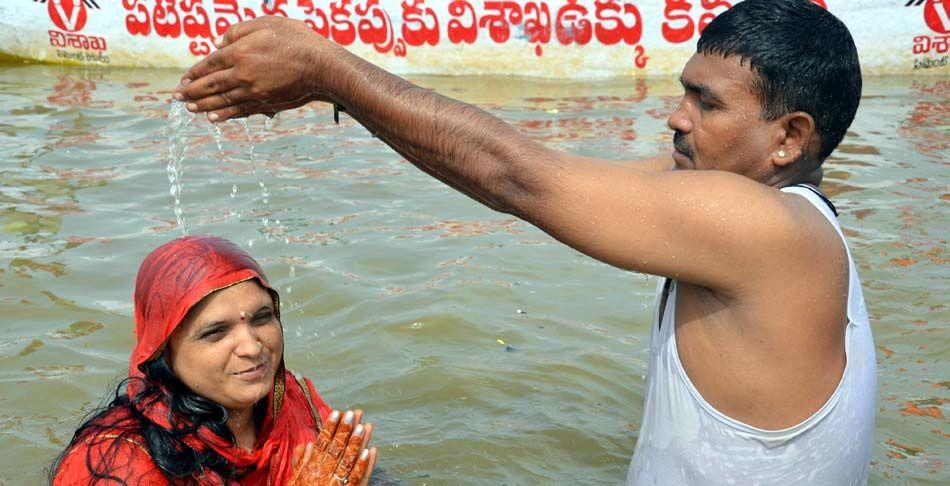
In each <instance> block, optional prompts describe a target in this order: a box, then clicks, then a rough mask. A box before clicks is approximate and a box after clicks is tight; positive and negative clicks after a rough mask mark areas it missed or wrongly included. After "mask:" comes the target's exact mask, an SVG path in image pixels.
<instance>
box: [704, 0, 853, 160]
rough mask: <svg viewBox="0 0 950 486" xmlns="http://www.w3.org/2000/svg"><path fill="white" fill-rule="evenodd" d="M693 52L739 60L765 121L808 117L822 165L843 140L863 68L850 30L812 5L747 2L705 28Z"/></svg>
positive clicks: (800, 0) (789, 0)
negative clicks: (752, 77)
mask: <svg viewBox="0 0 950 486" xmlns="http://www.w3.org/2000/svg"><path fill="white" fill-rule="evenodd" d="M696 51H697V52H699V53H702V54H706V55H711V54H718V55H721V56H723V57H730V56H739V58H740V60H741V61H742V62H743V63H746V62H748V63H749V66H750V68H751V69H752V72H753V73H754V74H756V75H757V76H755V78H756V80H755V81H754V82H753V86H752V90H753V92H754V93H756V94H757V95H758V96H759V100H760V101H761V103H762V118H764V119H766V120H774V119H776V118H778V117H780V116H782V115H785V114H787V113H791V112H794V111H803V112H805V113H808V114H809V115H811V116H812V118H813V119H814V120H815V124H816V125H817V131H818V134H819V135H820V137H821V149H820V151H819V154H818V159H819V160H824V159H825V158H826V157H828V155H830V154H831V152H832V151H833V150H834V149H835V147H837V146H838V144H839V143H841V139H842V138H844V135H845V133H846V132H847V130H848V127H849V126H850V125H851V122H852V121H853V120H854V114H855V113H856V112H857V110H858V103H859V102H860V100H861V66H860V64H859V63H858V51H857V49H856V48H855V46H854V39H852V38H851V33H850V32H848V28H847V27H845V25H844V23H842V22H841V21H840V20H838V18H836V17H835V16H834V15H832V14H831V13H830V12H828V11H826V10H825V9H823V8H821V7H819V6H817V5H815V4H814V3H812V2H811V1H809V0H745V1H744V2H741V3H739V4H737V5H736V6H735V7H733V8H731V9H729V10H727V11H726V12H724V13H723V14H722V15H720V16H719V17H717V18H716V19H715V20H713V21H712V22H710V24H709V25H707V26H706V28H705V29H704V30H703V33H702V35H700V37H699V44H698V45H697V47H696Z"/></svg>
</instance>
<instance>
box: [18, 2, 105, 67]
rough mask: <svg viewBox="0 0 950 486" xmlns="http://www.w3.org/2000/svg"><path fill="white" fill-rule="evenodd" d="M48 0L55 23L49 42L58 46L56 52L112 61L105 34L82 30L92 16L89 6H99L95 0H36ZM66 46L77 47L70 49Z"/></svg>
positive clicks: (74, 57)
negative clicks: (106, 52)
mask: <svg viewBox="0 0 950 486" xmlns="http://www.w3.org/2000/svg"><path fill="white" fill-rule="evenodd" d="M33 1H34V2H36V3H45V4H46V11H47V13H49V19H50V20H51V21H52V22H53V25H55V26H56V28H55V29H50V30H49V45H50V47H54V48H56V56H57V57H59V58H61V59H64V60H72V61H79V62H97V63H102V64H108V63H109V56H106V55H103V52H105V50H106V39H105V37H101V36H97V35H94V34H80V33H79V31H80V30H82V28H83V27H85V26H86V20H88V19H89V9H93V8H94V9H98V8H99V4H97V3H96V0H33ZM67 49H75V50H74V51H70V50H67Z"/></svg>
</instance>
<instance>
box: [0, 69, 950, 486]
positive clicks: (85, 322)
mask: <svg viewBox="0 0 950 486" xmlns="http://www.w3.org/2000/svg"><path fill="white" fill-rule="evenodd" d="M179 74H180V73H178V72H175V71H144V70H112V71H96V70H92V71H90V70H83V69H81V68H64V67H55V66H14V65H7V66H0V316H3V317H2V318H0V450H2V451H3V454H2V455H0V484H2V485H13V484H39V482H40V481H41V479H42V477H43V475H44V474H45V472H44V469H45V468H46V467H47V465H48V464H49V462H50V461H51V460H52V458H53V457H54V455H56V454H57V453H58V452H59V451H60V450H61V449H62V448H63V446H64V444H65V443H67V442H68V441H69V439H70V437H71V434H72V431H73V430H74V429H75V427H76V426H77V425H78V423H79V421H80V419H81V417H82V416H83V414H84V411H85V410H88V409H89V408H90V407H93V406H95V405H97V404H99V403H101V401H102V399H103V397H104V396H105V395H106V394H107V393H108V392H109V391H110V390H112V389H114V385H115V383H116V382H117V380H118V379H119V378H121V376H122V375H123V374H124V373H125V370H126V363H127V360H128V355H129V351H130V350H131V348H132V345H133V340H134V338H133V334H132V329H133V324H132V317H131V316H132V305H131V293H132V284H133V280H134V278H135V273H136V270H137V269H138V265H139V263H140V262H141V260H142V258H143V257H144V256H145V255H146V254H147V253H148V251H150V250H151V249H153V248H154V247H156V246H158V245H159V244H161V243H164V242H166V241H168V240H170V239H172V238H175V237H178V236H181V234H182V230H181V228H180V226H179V225H178V223H177V219H176V213H175V205H174V199H173V197H172V195H170V193H169V191H170V186H169V180H168V177H169V174H168V173H167V172H166V165H167V162H168V150H169V147H168V137H167V134H166V125H167V117H168V113H169V106H170V105H169V100H170V97H171V92H170V89H171V88H172V87H173V86H174V85H175V84H176V82H177V77H178V76H179ZM414 80H415V81H416V82H418V83H420V84H423V85H425V86H428V87H432V88H434V89H436V90H438V91H440V92H442V93H445V94H447V95H449V96H453V97H456V98H460V99H463V100H465V101H469V102H473V103H476V104H478V105H480V106H482V107H484V108H486V109H488V110H489V111H491V112H493V113H495V114H497V115H499V116H501V117H502V118H504V119H505V120H507V121H509V122H510V123H512V124H513V125H514V126H516V127H518V128H519V129H520V130H522V131H524V132H526V133H528V134H529V135H531V136H533V137H536V138H538V139H539V140H542V141H544V142H545V143H547V144H549V145H551V146H553V147H556V148H559V149H563V150H568V151H573V152H577V153H582V154H586V155H593V156H603V157H609V158H628V159H633V158H637V157H642V156H649V155H653V154H655V153H657V152H660V151H665V150H669V148H670V146H671V136H670V133H669V130H668V129H667V128H666V127H665V117H666V115H667V114H668V113H669V112H670V111H671V110H672V108H673V107H674V106H675V103H676V101H677V97H678V96H679V94H680V88H679V86H678V83H677V82H676V81H675V80H674V79H655V80H654V79H651V80H639V81H637V80H613V81H597V82H564V81H540V80H532V79H518V78H436V77H420V78H416V79H414ZM948 97H950V82H948V81H946V80H941V79H937V78H917V79H912V78H874V79H868V80H866V85H865V96H864V99H863V101H862V106H861V109H860V111H859V113H858V118H857V120H856V121H855V123H854V125H853V127H852V129H851V132H850V133H849V134H848V136H847V137H846V139H845V141H844V143H843V145H842V146H841V148H840V149H839V150H838V151H837V152H836V154H835V155H834V156H833V158H832V159H830V160H829V161H828V162H827V164H826V167H827V173H826V174H827V175H826V179H825V180H826V182H825V185H826V189H827V190H828V192H829V193H830V194H832V196H833V199H834V201H835V202H836V204H837V205H838V206H839V208H840V210H841V221H842V224H843V226H844V228H845V231H846V233H847V234H848V236H849V238H850V244H851V248H852V252H853V253H854V256H855V260H856V262H857V264H858V266H859V267H860V273H861V277H862V280H863V283H864V288H865V295H866V297H867V302H868V309H869V312H870V314H871V317H872V321H873V325H874V332H875V337H876V340H877V346H878V362H879V373H880V379H879V381H880V389H879V398H878V400H879V405H880V408H879V413H878V419H877V432H876V437H875V441H876V444H875V449H874V462H873V465H872V481H871V482H872V483H873V484H905V483H906V484H946V483H947V482H948V481H950V469H948V465H947V460H948V446H947V443H948V442H950V441H948V438H950V424H948V422H947V419H946V416H947V413H948V412H950V406H948V399H950V381H947V380H948V379H950V377H948V374H950V373H948V371H950V366H948V364H947V358H948V357H950V352H948V346H947V343H948V333H947V324H948V321H950V319H948V318H950V308H948V305H950V303H948V301H947V295H948V293H950V292H948V290H950V289H948V278H947V277H948V273H947V269H948V263H950V248H948V243H947V241H948V237H950V216H948V215H950V212H948V205H950V185H948V184H950V167H948V166H950V162H948V156H947V154H948V152H950V145H948V139H950V123H948V118H950V116H948V115H950V102H948ZM218 128H219V129H220V142H221V148H220V150H219V147H218V145H217V143H216V140H215V128H214V127H212V126H211V125H209V124H208V123H207V122H206V121H204V120H203V118H202V117H197V118H195V120H194V121H193V122H192V123H191V124H190V125H188V127H187V129H186V140H185V142H184V143H185V145H186V146H185V147H184V150H185V152H184V159H183V161H182V164H181V172H180V178H179V179H178V181H179V183H180V187H181V192H180V203H181V215H182V217H183V219H184V221H185V222H186V224H187V225H188V231H189V233H190V234H198V233H214V234H219V235H222V236H225V237H228V238H230V239H232V240H234V241H235V242H237V243H238V244H240V245H241V246H243V247H245V248H247V249H249V251H250V252H251V253H252V254H253V255H254V256H255V257H256V258H257V259H258V260H259V261H260V262H261V263H262V265H263V266H264V268H265V270H266V271H267V273H268V274H269V276H270V278H271V280H272V282H273V283H275V284H276V286H277V287H278V288H279V290H280V291H281V293H282V296H283V305H284V309H283V322H284V326H285V330H286V337H287V345H286V356H287V362H288V364H289V366H290V367H291V368H293V369H295V370H297V371H299V372H303V373H305V374H307V375H309V376H311V377H312V378H313V379H314V382H315V383H316V385H317V388H318V389H319V390H320V392H321V394H322V395H323V396H324V397H325V398H326V399H327V401H328V402H329V403H330V404H331V405H332V406H335V407H338V408H355V407H360V408H363V409H364V410H366V416H367V419H368V420H371V421H373V422H374V423H375V424H376V427H377V429H376V430H377V431H376V433H375V434H374V442H375V444H376V445H377V446H378V447H379V448H380V465H381V466H382V467H383V468H385V470H386V471H387V473H388V476H389V477H394V478H398V479H401V480H402V481H404V482H405V483H406V484H413V485H415V484H595V483H596V484H603V483H618V482H620V481H622V479H623V477H624V475H625V473H626V468H627V464H628V461H629V457H630V454H631V453H632V451H633V448H634V444H635V441H636V437H637V431H638V428H639V419H640V414H641V403H642V400H643V391H644V378H645V374H646V365H647V358H648V339H649V335H648V325H649V319H650V315H651V310H652V304H653V291H654V289H655V280H654V279H653V278H652V277H646V276H643V275H638V274H634V273H627V272H624V271H620V270H617V269H614V268H611V267H608V266H606V265H603V264H600V263H598V262H596V261H594V260H592V259H590V258H587V257H585V256H583V255H580V254H579V253H577V252H575V251H573V250H571V249H569V248H567V247H564V246H562V245H560V244H558V243H556V242H555V241H553V240H552V239H551V238H549V237H548V236H546V235H545V234H543V233H542V232H540V231H538V230H537V229H535V228H533V227H531V226H529V225H528V224H526V223H523V222H521V221H518V220H516V219H513V218H511V217H508V216H506V215H503V214H499V213H494V212H492V211H490V210H488V209H485V208H483V207H481V206H479V205H478V204H477V203H474V202H473V201H471V200H469V199H467V198H466V197H464V196H461V195H459V194H457V193H455V192H453V191H452V190H450V189H448V188H446V187H445V186H443V185H441V184H440V183H438V182H437V181H435V180H434V179H431V178H429V177H428V176H426V175H424V174H423V173H421V172H420V171H418V170H416V169H415V168H414V167H412V166H411V165H409V164H408V163H406V162H405V161H403V160H401V159H400V157H399V156H398V155H396V154H394V153H393V152H391V151H390V150H389V149H388V148H387V147H385V146H384V145H383V144H382V143H381V142H379V141H378V140H376V139H373V138H372V137H370V135H369V134H368V133H367V132H366V131H365V130H364V129H363V128H361V127H360V126H358V125H357V124H356V123H354V122H353V121H352V120H351V119H349V118H347V117H345V116H343V117H341V123H340V125H339V126H337V125H334V124H333V123H332V110H331V109H330V108H329V107H327V106H311V107H306V108H303V109H300V110H296V111H291V112H287V113H285V114H283V115H282V116H281V118H280V119H279V120H278V121H277V122H276V123H274V124H273V126H270V127H269V128H268V129H267V130H263V128H264V122H263V119H258V118H254V119H251V121H250V133H252V134H253V137H252V139H253V140H254V142H255V146H254V147H253V151H252V150H249V149H250V148H251V147H250V146H249V145H248V133H249V132H248V130H246V129H245V127H244V126H242V125H241V124H239V123H236V122H234V123H225V124H222V125H221V126H220V127H218ZM252 155H253V157H254V159H255V160H254V161H253V164H252V160H251V156H252ZM255 171H256V173H257V174H256V175H255ZM265 186H266V188H265ZM265 200H266V201H265Z"/></svg>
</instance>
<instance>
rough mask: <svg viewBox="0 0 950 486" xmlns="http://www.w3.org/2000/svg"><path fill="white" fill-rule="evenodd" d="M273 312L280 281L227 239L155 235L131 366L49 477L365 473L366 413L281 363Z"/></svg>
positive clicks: (132, 481)
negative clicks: (272, 281)
mask: <svg viewBox="0 0 950 486" xmlns="http://www.w3.org/2000/svg"><path fill="white" fill-rule="evenodd" d="M279 317H280V300H279V297H278V295H277V292H276V291H275V290H274V289H273V288H272V287H271V286H270V285H269V284H268V283H267V279H266V278H265V277H264V273H263V271H262V270H261V268H260V266H258V264H257V262H255V261H254V260H253V259H252V258H251V257H250V256H249V255H248V254H247V253H245V252H244V251H242V250H241V249H240V248H238V247H237V246H236V245H234V244H233V243H231V242H230V241H227V240H225V239H223V238H218V237H212V236H186V237H184V238H179V239H177V240H174V241H171V242H169V243H166V244H164V245H162V246H160V247H158V248H157V249H155V250H154V251H153V252H152V253H151V254H149V255H148V256H147V257H146V258H145V261H143V262H142V266H141V268H140V269H139V274H138V277H137V278H136V281H135V335H136V338H137V344H136V346H135V349H134V350H133V352H132V357H131V359H130V363H129V378H128V379H127V380H125V381H123V382H122V383H121V384H120V385H119V387H118V389H117V390H116V397H115V399H114V400H113V401H112V403H110V404H109V405H108V406H107V407H105V409H103V410H100V411H99V412H97V413H95V414H94V415H93V416H92V418H90V419H88V420H87V421H86V422H85V423H84V424H83V425H82V426H81V427H79V429H78V430H77V431H76V433H75V435H74V436H73V439H72V441H71V442H70V444H69V446H68V447H67V448H66V450H65V451H64V452H63V454H62V455H61V456H60V457H59V458H58V459H57V460H56V462H55V463H54V465H53V467H52V468H51V475H52V476H53V477H52V482H53V484H54V485H73V484H97V483H100V481H101V484H127V485H139V484H142V485H146V484H147V485H152V484H195V485H202V486H203V485H238V484H255V485H257V484H261V485H264V484H271V485H283V484H291V485H303V484H308V485H309V484H315V485H325V484H348V483H352V484H366V482H367V481H368V479H369V476H370V474H371V472H372V468H373V465H374V464H375V461H376V450H375V448H373V449H368V450H367V449H366V444H367V443H368V442H369V439H370V436H371V435H372V429H373V426H372V424H365V425H364V424H361V423H360V422H361V419H362V414H361V412H359V411H355V412H352V411H350V412H346V413H345V414H340V413H339V412H336V411H331V410H330V407H329V406H327V404H326V403H324V401H323V399H322V398H320V396H319V395H318V394H317V392H316V391H315V390H314V388H313V384H312V383H311V382H310V380H308V379H306V378H304V379H303V380H302V382H303V383H301V382H300V381H298V380H297V379H296V378H295V377H294V375H293V374H292V373H290V372H289V371H287V370H286V369H285V368H284V359H283V329H282V327H281V323H280V320H279ZM123 389H124V391H125V393H123Z"/></svg>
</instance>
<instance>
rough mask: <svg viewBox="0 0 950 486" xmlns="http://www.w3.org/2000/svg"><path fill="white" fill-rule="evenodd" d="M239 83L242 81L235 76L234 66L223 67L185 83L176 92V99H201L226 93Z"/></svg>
mask: <svg viewBox="0 0 950 486" xmlns="http://www.w3.org/2000/svg"><path fill="white" fill-rule="evenodd" d="M238 85H240V83H239V82H238V80H237V79H236V78H235V77H234V68H227V69H222V70H220V71H215V72H213V73H211V74H209V75H207V76H202V77H201V78H198V79H196V80H194V81H192V82H190V83H188V84H186V85H183V86H182V87H181V89H180V90H178V91H177V92H176V93H175V99H176V100H200V99H202V98H207V97H209V96H211V95H214V94H218V93H226V92H228V91H230V90H232V89H234V88H237V87H238ZM179 95H181V96H179Z"/></svg>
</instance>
